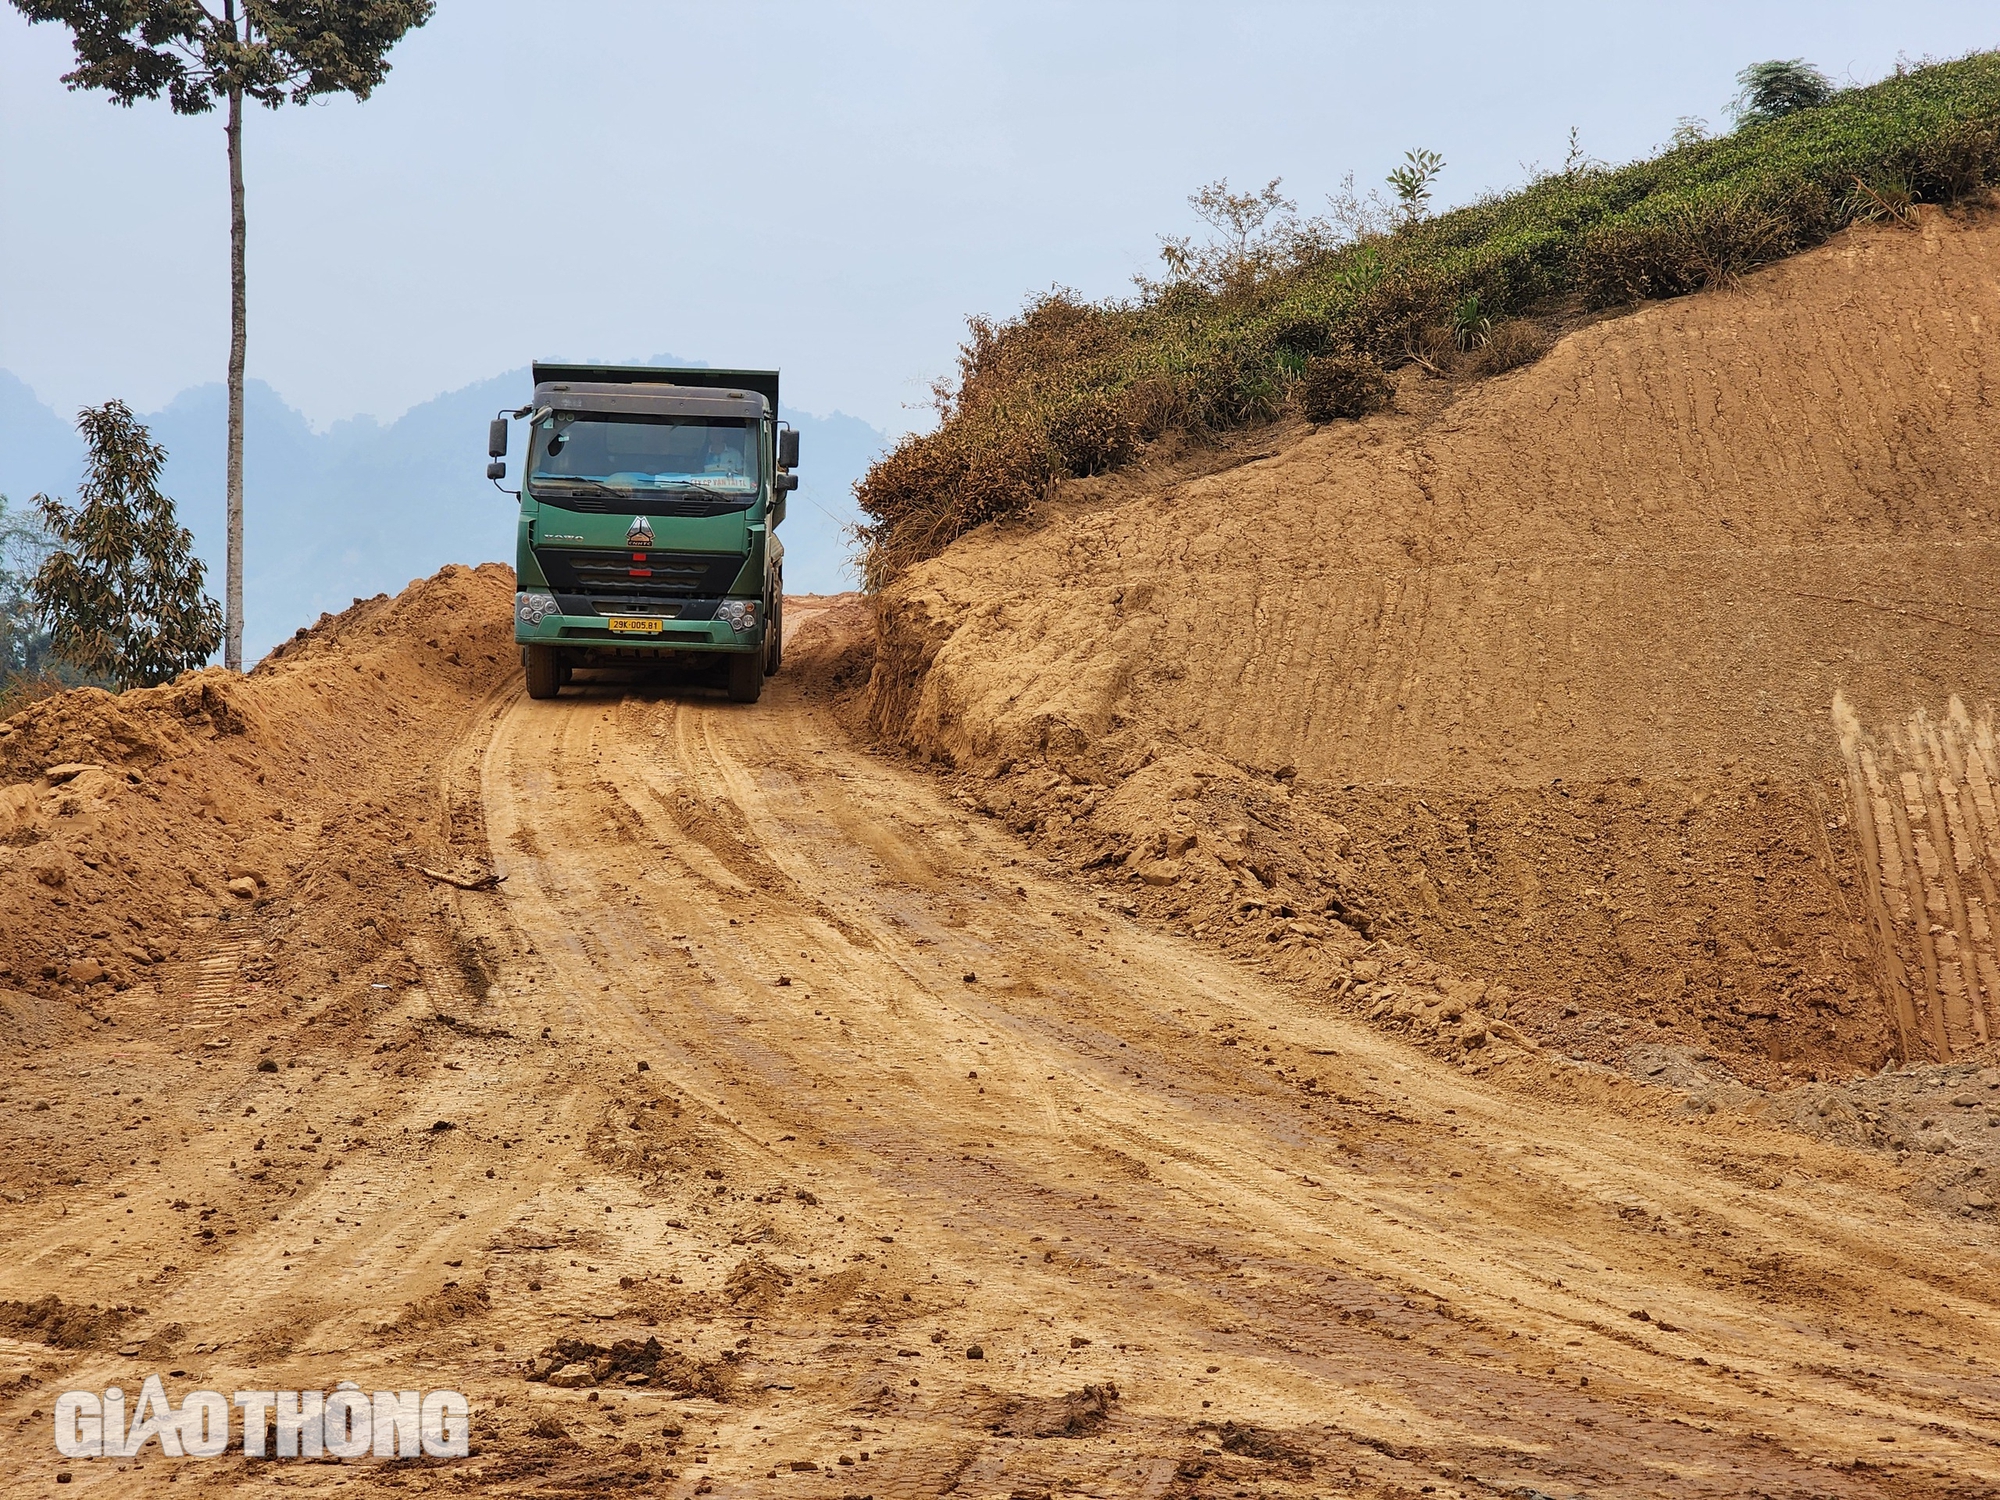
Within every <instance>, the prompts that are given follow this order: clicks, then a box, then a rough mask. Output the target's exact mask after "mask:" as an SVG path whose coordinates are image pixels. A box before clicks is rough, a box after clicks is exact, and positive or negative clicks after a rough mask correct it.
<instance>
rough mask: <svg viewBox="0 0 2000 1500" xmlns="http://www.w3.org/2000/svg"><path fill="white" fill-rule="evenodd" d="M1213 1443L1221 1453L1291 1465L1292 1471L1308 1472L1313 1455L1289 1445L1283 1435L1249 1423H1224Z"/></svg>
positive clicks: (1293, 1444)
mask: <svg viewBox="0 0 2000 1500" xmlns="http://www.w3.org/2000/svg"><path fill="white" fill-rule="evenodd" d="M1216 1441H1217V1442H1218V1443H1219V1444H1220V1445H1221V1447H1222V1451H1223V1452H1224V1453H1234V1454H1237V1455H1239V1456H1240V1457H1243V1458H1255V1459H1261V1460H1262V1461H1263V1462H1265V1463H1268V1464H1290V1465H1291V1466H1292V1467H1293V1468H1295V1469H1310V1468H1311V1467H1312V1455H1311V1454H1310V1453H1308V1452H1306V1450H1305V1449H1303V1448H1301V1447H1300V1446H1299V1445H1298V1444H1297V1443H1294V1442H1291V1441H1290V1440H1289V1439H1287V1438H1286V1437H1285V1436H1284V1434H1283V1433H1278V1432H1273V1431H1271V1430H1270V1429H1269V1428H1268V1427H1253V1426H1251V1425H1249V1424H1248V1423H1239V1422H1224V1423H1223V1424H1222V1427H1221V1429H1220V1431H1219V1432H1218V1434H1217V1437H1216Z"/></svg>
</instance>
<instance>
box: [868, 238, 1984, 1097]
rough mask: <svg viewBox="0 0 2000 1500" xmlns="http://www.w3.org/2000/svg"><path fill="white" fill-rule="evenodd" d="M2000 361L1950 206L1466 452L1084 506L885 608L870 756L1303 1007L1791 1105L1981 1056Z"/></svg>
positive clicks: (1692, 320) (1478, 438)
mask: <svg viewBox="0 0 2000 1500" xmlns="http://www.w3.org/2000/svg"><path fill="white" fill-rule="evenodd" d="M1996 326H2000V220H1997V219H1996V218H1995V217H1994V215H1993V214H1992V213H1991V212H1986V211H1982V212H1981V213H1978V214H1974V215H1968V216H1964V217H1948V216H1946V215H1943V214H1940V213H1935V212H1931V213H1927V214H1926V215H1925V216H1924V218H1923V223H1922V228H1921V229H1920V230H1910V229H1901V228H1898V229H1885V228H1866V229H1857V230H1853V231H1850V232H1849V233H1847V234H1844V235H1842V236H1841V237H1840V238H1839V239H1837V240H1835V241H1834V242H1832V243H1831V244H1829V245H1827V246H1825V247H1824V248H1822V249H1819V250H1815V251H1813V252H1810V253H1808V254H1804V255H1801V256H1798V257H1796V258H1795V259H1793V260H1790V261H1786V262H1783V263H1781V264H1778V265H1775V266H1772V267H1769V268H1766V269H1765V270H1762V271H1759V272H1757V273H1756V274H1754V275H1752V276H1749V277H1746V278H1745V279H1744V280H1743V281H1742V283H1741V284H1740V285H1739V286H1737V287H1735V288H1733V289H1731V290H1729V291H1727V292H1722V293H1715V294H1706V295H1702V296H1699V297H1692V298H1686V299H1681V300H1678V301H1673V302H1666V303H1659V304H1652V305H1648V306H1645V307H1643V308H1641V309H1639V310H1638V311H1635V312H1634V313H1632V314H1631V315H1629V316H1626V317H1623V318H1619V319H1615V320H1612V321H1608V322H1605V323H1601V324H1597V325H1594V326H1591V327H1588V328H1585V329H1582V330H1580V331H1577V332H1575V333H1572V334H1571V335H1569V336H1568V337H1566V338H1565V339H1563V340H1562V341H1561V342H1560V343H1559V344H1558V345H1557V346H1556V347H1555V349H1554V350H1553V351H1552V352H1551V353H1550V354H1548V355H1547V356H1546V357H1545V358H1543V359H1542V360H1541V361H1540V362H1539V363H1537V364H1535V365H1533V366H1530V367H1528V368H1525V369H1522V370H1519V371H1516V372H1514V373H1511V374H1509V375H1506V376H1503V377H1500V378H1497V379H1494V380H1491V381H1488V382H1485V383H1483V384H1480V385H1477V386H1474V387H1471V388H1469V389H1467V390H1465V391H1464V392H1463V393H1462V394H1460V395H1459V396H1458V398H1457V399H1456V400H1453V401H1451V402H1449V403H1448V404H1446V405H1444V406H1443V408H1442V409H1441V410H1440V411H1437V412H1435V413H1434V414H1432V415H1428V416H1422V417H1417V416H1398V415H1390V416H1384V417H1379V418H1371V419H1368V420H1365V421H1361V422H1356V423H1343V424H1339V425H1336V426H1332V427H1328V428H1324V429H1321V430H1318V431H1314V432H1311V433H1309V434H1304V435H1298V436H1296V439H1295V440H1294V437H1293V435H1292V434H1288V433H1278V434H1274V436H1273V440H1272V442H1271V444H1270V446H1271V447H1272V448H1273V449H1275V450H1276V451H1273V452H1271V453H1269V455H1268V456H1262V457H1260V458H1259V459H1258V460H1257V461H1254V462H1248V463H1244V464H1242V465H1241V466H1240V467H1237V468H1235V469H1233V470H1230V471H1228V472H1225V473H1221V474H1215V475H1211V476H1208V477H1204V478H1199V479H1195V480H1192V481H1187V482H1179V483H1171V482H1163V483H1160V484H1156V485H1152V486H1148V485H1145V484H1143V483H1137V482H1134V481H1133V480H1132V479H1130V478H1125V477H1121V478H1120V479H1119V480H1118V481H1116V482H1115V484H1114V483H1108V482H1097V483H1095V484H1093V483H1089V482H1086V483H1082V484H1077V485H1073V486H1071V487H1070V489H1069V490H1068V491H1067V492H1065V493H1064V494H1063V495H1060V496H1059V497H1058V498H1057V500H1056V501H1055V502H1054V503H1053V504H1052V505H1051V506H1050V507H1049V514H1048V515H1047V516H1046V517H1045V518H1043V524H1041V525H1040V526H1039V528H1038V529H1036V530H1033V531H1024V530H1022V529H1020V528H999V529H992V530H989V531H987V532H984V533H980V534H977V535H975V536H973V537H971V538H968V539H967V540H965V541H964V542H962V543H960V544H959V545H958V546H956V547H954V548H953V549H952V550H951V551H950V552H949V553H947V554H946V555H945V556H943V557H940V558H938V559H936V560H934V561H933V562H931V563H928V564H926V565H924V566H923V567H921V568H919V569H917V570H915V571H914V572H913V573H912V574H911V575H909V576H908V577H907V578H905V579H904V580H903V581H902V582H900V583H899V584H897V585H896V586H895V587H893V588H892V589H891V590H889V591H888V593H887V595H886V596H885V597H884V599H883V600H882V602H881V621H882V627H881V629H882V638H881V642H880V645H879V649H878V653H877V656H876V659H875V662H874V667H873V681H872V685H871V689H870V697H869V702H868V705H867V706H868V711H869V715H870V721H871V723H872V725H873V727H874V728H875V729H876V730H877V731H878V732H880V733H882V734H884V735H887V736H889V737H890V738H892V739H894V740H895V741H897V742H899V743H901V744H903V745H905V746H907V747H909V748H911V749H913V750H916V751H918V752H920V753H921V754H923V755H925V756H928V757H931V758H934V759H937V760H940V761H943V762H946V763H948V764H950V765H952V766H955V767H958V768H960V769H961V770H963V771H965V772H968V773H970V775H969V776H968V780H967V783H966V791H967V795H969V796H971V797H973V798H974V799H976V800H977V801H978V802H980V803H981V804H982V805H984V806H985V807H987V808H988V809H989V810H990V811H992V812H994V813H995V814H996V815H999V816H1003V817H1006V818H1007V819H1009V821H1010V822H1011V823H1012V825H1013V826H1014V827H1016V828H1017V829H1019V830H1021V831H1023V832H1032V833H1033V834H1034V835H1035V836H1036V837H1037V838H1038V839H1039V840H1041V841H1042V843H1043V845H1044V847H1046V848H1049V849H1050V850H1051V851H1056V852H1059V853H1060V854H1061V855H1062V857H1064V858H1066V859H1068V860H1069V861H1071V862H1072V863H1075V864H1081V865H1090V866H1096V867H1111V868H1114V869H1115V870H1116V872H1117V873H1119V874H1120V875H1121V876H1122V878H1123V879H1125V880H1126V881H1128V882H1129V884H1130V887H1131V895H1132V899H1133V900H1134V901H1135V902H1136V903H1138V904H1140V905H1142V906H1143V907H1144V908H1145V909H1146V910H1147V911H1148V912H1150V913H1152V914H1154V915H1157V916H1162V917H1167V918H1172V919H1175V920H1178V921H1180V922H1183V923H1185V924H1186V925H1187V926H1189V927H1194V928H1200V929H1202V930H1203V931H1204V932H1205V933H1206V934H1208V935H1211V936H1212V935H1216V934H1218V933H1219V934H1222V935H1224V936H1226V937H1227V938H1228V939H1229V940H1231V941H1235V942H1238V943H1239V945H1244V946H1248V947H1249V948H1251V949H1253V950H1256V951H1267V952H1271V953H1273V954H1274V956H1275V958H1276V959H1277V962H1278V966H1279V967H1280V968H1281V969H1289V970H1290V971H1294V972H1296V973H1297V974H1298V975H1299V976H1300V977H1313V976H1316V977H1317V978H1318V979H1319V980H1320V981H1321V982H1324V983H1326V984H1328V985H1331V986H1339V987H1342V988H1346V987H1348V986H1356V980H1357V973H1358V971H1357V970H1356V969H1355V967H1354V960H1355V958H1356V956H1357V955H1364V957H1363V960H1362V961H1363V962H1374V961H1377V960H1386V961H1387V962H1389V963H1390V965H1391V966H1392V969H1393V968H1394V965H1395V964H1396V963H1397V962H1399V961H1405V960H1406V961H1407V963H1406V967H1405V969H1404V970H1402V971H1400V972H1403V973H1404V975H1405V977H1406V978H1412V979H1415V980H1417V981H1418V985H1417V987H1418V988H1419V989H1423V990H1428V991H1430V992H1431V995H1432V998H1433V999H1434V998H1435V988H1436V985H1437V984H1438V983H1439V982H1441V980H1440V975H1441V974H1442V975H1444V976H1445V977H1456V978H1461V979H1466V980H1471V981H1478V982H1482V983H1485V984H1488V985H1494V986H1506V987H1507V988H1508V989H1510V990H1511V991H1512V992H1513V997H1512V1001H1511V1018H1512V1020H1513V1021H1514V1023H1515V1024H1517V1025H1523V1026H1525V1027H1526V1028H1527V1029H1528V1030H1529V1031H1530V1032H1531V1033H1532V1034H1533V1035H1535V1036H1537V1037H1539V1038H1540V1039H1541V1040H1543V1041H1546V1042H1554V1043H1558V1044H1560V1045H1561V1046H1562V1047H1564V1048H1565V1049H1566V1050H1570V1051H1573V1052H1575V1053H1577V1054H1579V1055H1585V1056H1590V1057H1593V1058H1598V1059H1602V1060H1606V1061H1617V1062H1620V1063H1622V1064H1626V1065H1629V1064H1630V1062H1631V1061H1632V1060H1633V1053H1634V1049H1635V1048H1637V1047H1640V1046H1641V1045H1642V1044H1644V1045H1647V1046H1652V1045H1656V1044H1667V1045H1668V1046H1670V1047H1672V1048H1675V1049H1678V1051H1679V1053H1680V1054H1682V1055H1684V1056H1687V1057H1690V1058H1693V1059H1695V1060H1710V1059H1712V1060H1719V1061H1720V1062H1722V1063H1724V1064H1726V1066H1727V1067H1728V1069H1730V1070H1731V1071H1733V1072H1734V1073H1735V1074H1736V1075H1737V1076H1739V1077H1742V1078H1744V1079H1747V1080H1751V1081H1755V1082H1759V1083H1776V1082H1778V1081H1779V1080H1781V1079H1783V1078H1786V1077H1788V1076H1789V1077H1793V1078H1804V1077H1807V1076H1827V1077H1839V1076H1848V1075H1852V1074H1854V1073H1858V1072H1863V1071H1869V1070H1873V1069H1875V1068H1877V1067H1879V1066H1881V1065H1882V1064H1883V1063H1884V1062H1885V1061H1888V1060H1890V1059H1892V1058H1912V1059H1924V1058H1930V1059H1932V1060H1937V1061H1943V1060H1945V1059H1949V1058H1963V1057H1977V1056H1981V1055H1984V1054H1983V1052H1982V1050H1981V1049H1982V1048H1983V1047H1984V1045H1985V1044H1986V1042H1987V1039H1988V1037H1989V1036H1990V1035H1993V1034H1994V1033H1995V1031H1996V1030H2000V972H1996V970H1995V966H1994V930H1993V926H1992V920H1993V918H1992V913H1993V912H1994V905H1993V903H1994V894H1993V890H1992V884H1993V880H1994V878H1995V875H1996V873H2000V861H1996V858H1995V851H1996V850H2000V818H1996V816H1995V814H1996V806H1995V800H1994V788H1995V786H1996V784H1997V783H2000V759H1996V758H1995V756H1994V753H1993V745H1994V740H1993V733H1992V725H1991V717H1990V715H1991V710H1990V703H1991V701H1992V697H1993V695H1994V692H1995V688H1996V684H2000V615H1996V613H1995V611H1994V608H1993V606H1992V605H1991V601H1990V597H1989V596H1990V593H1991V589H1990V580H1991V579H1992V578H1993V577H1994V576H1996V564H2000V533H1996V523H2000V424H1996V422H1995V421H1994V405H1993V402H1994V399H1995V393H1996V392H2000V343H1996V342H1995V339H1994V337H1993V334H1994V330H1995V328H1996ZM1906 773H1907V774H1906ZM1370 941H1374V942H1378V943H1383V942H1386V943H1387V944H1388V945H1389V946H1388V948H1386V949H1383V950H1380V951H1377V950H1375V949H1371V948H1366V947H1365V945H1366V944H1368V943H1369V942H1370ZM1259 944H1268V946H1267V947H1265V948H1263V949H1261V950H1258V949H1257V945H1259ZM1300 949H1304V950H1306V951H1305V952H1303V953H1301V952H1299V951H1298V950H1300ZM1437 966H1441V968H1438V967H1437ZM1433 969H1436V972H1433ZM1361 972H1366V971H1361ZM1356 987H1357V988H1358V989H1359V990H1360V993H1361V995H1362V997H1363V998H1364V999H1366V998H1368V997H1370V996H1371V995H1372V996H1374V997H1375V1003H1381V1001H1384V1000H1388V1001H1391V1002H1393V998H1394V997H1393V994H1392V993H1391V992H1390V991H1389V990H1385V989H1382V988H1381V987H1379V986H1376V987H1373V988H1371V987H1369V986H1367V985H1366V984H1365V983H1363V984H1361V985H1359V986H1356ZM1704 1054H1705V1055H1706V1057H1705V1058H1704V1056H1703V1055H1704ZM1649 1065H1650V1064H1649Z"/></svg>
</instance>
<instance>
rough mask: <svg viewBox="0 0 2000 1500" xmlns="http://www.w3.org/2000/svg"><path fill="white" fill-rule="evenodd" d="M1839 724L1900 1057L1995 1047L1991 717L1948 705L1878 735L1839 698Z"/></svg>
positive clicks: (1995, 801) (1998, 847)
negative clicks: (1914, 1051)
mask: <svg viewBox="0 0 2000 1500" xmlns="http://www.w3.org/2000/svg"><path fill="white" fill-rule="evenodd" d="M1832 716H1833V724H1834V729H1835V732H1836V733H1837V734H1838V736H1839V740H1840V751H1841V758H1842V761H1843V763H1844V764H1845V767H1846V771H1847V787H1848V802H1849V810H1850V812H1851V813H1852V815H1853V817H1854V821H1855V827H1856V831H1857V832H1858V834H1859V836H1860V842H1861V847H1862V851H1863V856H1864V858H1865V859H1866V861H1867V864H1868V868H1869V872H1870V876H1871V877H1872V878H1870V879H1869V880H1868V882H1867V884H1868V892H1867V894H1868V901H1869V910H1870V913H1871V916H1872V917H1873V926H1874V930H1875V937H1876V942H1877V950H1878V961H1879V963H1880V965H1881V967H1882V970H1883V972H1884V975H1885V978H1886V980H1887V983H1886V985H1885V992H1886V993H1887V994H1889V995H1891V996H1892V997H1893V1002H1894V1007H1895V1015H1896V1020H1897V1024H1898V1027H1899V1028H1900V1030H1901V1032H1902V1035H1903V1038H1904V1043H1905V1046H1906V1047H1907V1046H1908V1045H1909V1044H1910V1042H1911V1041H1912V1040H1913V1039H1921V1041H1922V1042H1923V1044H1924V1047H1923V1049H1921V1050H1927V1051H1928V1053H1929V1055H1930V1058H1931V1060H1932V1061H1933V1062H1949V1061H1950V1060H1951V1059H1952V1058H1953V1057H1955V1056H1958V1055H1961V1054H1964V1053H1966V1052H1969V1051H1971V1050H1973V1049H1975V1048H1978V1047H1983V1046H1985V1045H1986V1044H1988V1043H1989V1042H1991V1041H1992V1040H1994V1038H1995V1037H1996V1036H2000V943H1996V933H1995V930H1994V925H1993V924H1994V922H1995V920H1996V919H2000V893H1996V890H1995V886H1996V882H2000V745H1996V741H1995V736H1994V728H1993V716H1992V710H1991V709H1990V708H1988V709H1986V710H1985V711H1984V712H1983V713H1982V715H1981V716H1980V717H1979V718H1978V719H1977V720H1975V719H1973V718H1972V716H1971V715H1970V714H1969V713H1968V712H1967V711H1966V708H1965V705H1964V703H1962V702H1961V701H1960V700H1959V699H1958V698H1956V697H1953V698H1952V699H1951V700H1950V701H1949V703H1948V705H1947V707H1946V710H1945V713H1944V716H1943V717H1942V718H1941V719H1940V718H1933V717H1932V716H1931V714H1930V713H1928V712H1927V711H1926V710H1924V709H1922V708H1919V709H1916V710H1915V711H1914V712H1912V713H1911V715H1910V717H1909V718H1908V719H1907V720H1906V721H1905V722H1903V723H1902V724H1898V725H1894V726H1891V727H1889V728H1887V729H1885V730H1882V731H1879V732H1873V733H1871V732H1870V731H1869V730H1867V729H1866V728H1865V727H1864V726H1863V725H1862V724H1861V722H1860V720H1859V718H1858V717H1857V716H1856V714H1855V712H1854V710H1853V708H1852V707H1851V706H1850V705H1849V703H1848V701H1847V699H1846V698H1845V696H1844V695H1842V694H1839V693H1836V694H1835V695H1834V699H1833V706H1832Z"/></svg>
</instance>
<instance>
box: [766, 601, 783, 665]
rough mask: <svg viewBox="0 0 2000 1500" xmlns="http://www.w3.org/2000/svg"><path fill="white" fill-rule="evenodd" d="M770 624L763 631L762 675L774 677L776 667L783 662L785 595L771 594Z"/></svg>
mask: <svg viewBox="0 0 2000 1500" xmlns="http://www.w3.org/2000/svg"><path fill="white" fill-rule="evenodd" d="M767 618H769V620H770V622H771V624H770V628H769V629H768V630H766V631H765V634H764V640H765V646H764V675H765V676H766V677H776V676H777V675H778V668H780V667H782V666H783V665H784V664H785V596H784V595H783V594H773V595H772V596H771V608H770V611H769V614H768V616H767Z"/></svg>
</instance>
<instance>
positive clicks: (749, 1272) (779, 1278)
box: [722, 1255, 792, 1313]
mask: <svg viewBox="0 0 2000 1500" xmlns="http://www.w3.org/2000/svg"><path fill="white" fill-rule="evenodd" d="M791 1284H792V1278H791V1277H789V1276H787V1275H786V1274H785V1273H784V1272H783V1271H780V1270H779V1269H778V1268H777V1267H776V1266H774V1265H772V1264H771V1263H770V1262H769V1261H767V1260H764V1259H763V1258H762V1257H760V1256H754V1255H753V1256H751V1257H749V1258H748V1259H746V1260H744V1261H742V1262H741V1263H740V1264H739V1265H738V1266H737V1267H736V1269H735V1270H733V1271H731V1272H730V1273H729V1279H728V1280H727V1281H725V1282H724V1283H723V1284H722V1295H723V1296H725V1297H727V1298H728V1299H729V1301H730V1302H731V1303H732V1304H733V1305H734V1306H735V1307H736V1309H737V1310H738V1311H739V1312H745V1313H749V1312H762V1311H763V1310H765V1309H766V1308H768V1307H770V1306H771V1305H772V1304H773V1303H774V1302H776V1301H777V1300H778V1299H779V1298H780V1297H782V1296H784V1294H785V1288H786V1287H788V1286H790V1285H791Z"/></svg>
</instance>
